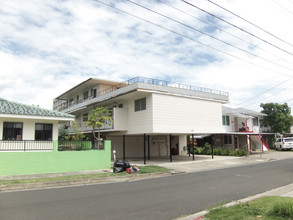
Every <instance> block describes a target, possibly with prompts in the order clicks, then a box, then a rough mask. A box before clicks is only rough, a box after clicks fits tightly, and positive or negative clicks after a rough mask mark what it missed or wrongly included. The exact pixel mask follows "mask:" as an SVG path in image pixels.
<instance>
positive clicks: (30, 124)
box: [0, 118, 58, 140]
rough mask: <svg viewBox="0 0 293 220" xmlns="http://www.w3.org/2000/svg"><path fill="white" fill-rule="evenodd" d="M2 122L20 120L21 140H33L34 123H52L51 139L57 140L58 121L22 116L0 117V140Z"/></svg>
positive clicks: (0, 136) (0, 137)
mask: <svg viewBox="0 0 293 220" xmlns="http://www.w3.org/2000/svg"><path fill="white" fill-rule="evenodd" d="M4 122H22V123H23V128H22V140H35V124H36V123H45V124H53V134H52V138H53V140H58V121H56V120H41V119H24V118H0V140H2V138H3V126H4Z"/></svg>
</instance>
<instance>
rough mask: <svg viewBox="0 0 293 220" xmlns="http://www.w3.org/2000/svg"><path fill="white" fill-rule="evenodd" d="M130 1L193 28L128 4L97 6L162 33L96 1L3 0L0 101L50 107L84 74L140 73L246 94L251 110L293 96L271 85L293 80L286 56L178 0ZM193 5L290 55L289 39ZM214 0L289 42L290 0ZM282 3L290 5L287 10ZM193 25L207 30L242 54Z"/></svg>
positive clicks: (234, 95)
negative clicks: (3, 99)
mask: <svg viewBox="0 0 293 220" xmlns="http://www.w3.org/2000/svg"><path fill="white" fill-rule="evenodd" d="M133 1H135V2H136V3H138V4H142V5H144V6H146V7H148V8H151V9H152V10H155V11H158V12H159V13H162V14H164V15H166V16H169V17H171V18H172V19H176V20H178V21H179V22H181V23H184V24H186V25H188V26H190V27H192V28H193V29H192V28H188V27H186V26H182V25H180V24H178V23H176V22H174V21H171V20H168V19H167V18H164V17H161V16H159V15H158V14H154V13H152V12H150V11H147V10H145V9H143V8H140V7H138V6H137V5H134V4H131V3H129V2H127V1H112V2H109V1H103V2H105V3H106V4H111V5H112V6H114V7H117V8H120V9H121V10H125V11H127V12H128V13H131V14H134V15H135V16H139V17H141V18H143V19H145V20H148V21H150V22H153V23H156V24H158V25H160V26H162V27H164V28H165V29H164V28H160V27H158V26H155V25H153V24H150V23H147V22H145V21H143V20H140V19H137V18H135V17H133V16H130V15H128V14H125V13H123V12H121V11H117V10H115V9H113V8H111V7H107V6H105V5H104V4H101V3H99V2H98V1H90V0H88V1H81V0H71V1H57V0H56V1H49V2H48V1H39V0H29V1H20V0H17V1H1V3H0V28H1V30H5V31H1V32H0V62H1V70H0V76H1V81H0V97H2V98H6V99H9V100H13V101H18V102H22V103H27V104H35V105H40V106H41V107H46V108H52V102H53V98H55V97H56V96H58V95H59V94H61V93H63V92H65V91H66V90H68V89H69V88H71V87H73V86H75V85H76V84H78V83H80V82H81V81H84V80H86V79H87V78H89V77H96V78H103V79H111V80H117V81H119V80H121V81H124V80H127V79H128V78H132V77H135V76H144V77H152V78H158V79H168V80H172V81H175V82H180V83H185V84H193V85H196V86H202V87H208V88H213V89H219V90H224V91H227V92H229V93H230V102H231V105H234V106H237V105H238V104H240V103H242V102H244V101H245V100H249V99H251V100H250V101H248V102H244V103H243V104H242V106H245V105H246V106H247V107H251V108H254V109H257V108H258V105H259V103H260V102H262V101H274V102H282V101H286V100H289V99H290V96H291V93H292V89H293V88H291V87H290V81H288V82H286V83H283V84H281V85H279V86H277V85H278V84H280V83H281V82H284V81H285V80H287V79H288V78H289V77H291V76H292V77H293V74H292V70H293V65H292V63H293V62H292V55H289V54H288V53H285V52H284V51H281V50H279V49H277V48H274V47H272V46H270V45H269V44H267V43H265V42H263V41H261V40H258V39H256V38H255V37H252V36H250V35H249V34H246V33H244V32H243V31H240V30H239V29H236V28H234V27H231V26H229V25H228V24H227V23H223V22H221V21H219V20H217V19H216V18H214V17H211V16H208V15H207V14H205V13H203V12H201V11H199V10H198V9H196V8H194V7H191V6H189V5H187V4H184V3H183V2H180V1H173V0H170V1H165V0H164V2H166V3H167V4H169V5H171V6H172V7H175V8H177V9H179V10H182V11H185V13H181V12H180V11H178V10H176V9H174V8H171V7H169V6H168V5H166V4H162V3H161V2H160V1H155V0H153V1H139V0H133ZM192 2H193V4H196V5H197V6H199V7H201V8H203V9H205V10H207V11H209V12H211V13H213V14H214V15H216V16H219V17H222V18H223V19H225V20H227V21H229V22H231V23H233V24H236V25H237V26H239V27H240V28H244V29H245V30H248V31H249V32H251V33H254V34H255V35H256V36H259V37H260V38H262V39H265V40H267V41H269V42H270V43H272V44H274V45H277V46H279V47H280V48H283V49H285V50H286V51H288V52H292V53H293V47H291V46H290V45H288V44H286V43H284V42H280V41H278V40H277V39H275V38H274V37H272V36H269V35H268V34H266V33H264V32H262V31H260V30H259V29H257V28H255V27H253V26H251V25H249V24H248V23H246V22H244V21H242V20H241V19H239V18H236V17H234V16H233V15H231V14H228V13H227V12H225V11H223V10H222V9H220V8H219V7H216V6H215V5H213V4H211V3H209V2H208V1H192ZM215 2H216V1H215ZM217 3H218V4H220V5H222V6H223V7H225V8H227V9H229V10H231V11H233V12H235V13H236V14H238V15H240V16H241V17H244V18H246V19H247V20H249V21H251V22H253V23H254V24H256V25H258V26H260V27H262V28H264V29H265V30H268V31H269V32H271V33H273V34H275V35H276V36H278V37H280V38H282V39H284V40H285V41H287V42H290V41H291V39H293V33H292V30H291V28H290V27H291V26H290V25H291V24H290V22H291V21H292V16H293V14H291V13H290V9H291V11H293V4H290V3H289V2H286V3H285V2H280V3H279V5H276V2H275V1H269V2H268V1H265V0H260V1H257V2H256V1H253V0H247V1H240V0H225V1H218V2H217ZM280 5H281V6H284V7H285V8H286V9H288V10H287V11H286V12H285V11H284V10H285V9H284V8H282V7H281V6H280ZM187 13H188V14H187ZM190 15H192V16H193V17H192V16H190ZM194 17H196V18H198V19H201V20H205V21H207V22H210V23H213V26H209V25H207V24H206V23H202V22H200V21H199V20H198V19H195V18H194ZM215 26H217V27H219V28H221V29H222V30H219V29H216V28H215ZM166 29H169V30H171V32H170V31H168V30H166ZM194 29H198V30H200V31H208V33H209V34H210V35H213V36H214V37H216V38H219V39H221V40H222V41H225V42H228V43H229V44H232V45H234V46H235V47H238V48H241V49H242V51H240V50H238V49H236V48H235V47H231V46H229V45H227V44H225V43H223V42H220V41H217V40H215V39H212V38H210V37H209V36H207V35H203V34H201V33H199V32H197V31H195V30H194ZM172 31H173V33H172ZM174 32H177V33H179V34H180V35H177V34H175V33H174ZM227 32H229V33H230V34H232V35H233V36H232V35H229V34H227ZM183 35H184V36H186V37H182V36H183ZM239 38H241V39H242V40H239ZM198 42H201V43H198ZM291 42H292V41H291ZM203 44H205V45H206V46H204V45H203ZM292 44H293V42H292ZM253 45H255V46H253ZM211 47H212V48H217V50H214V49H211ZM243 50H245V51H247V52H249V53H251V54H249V53H245V52H243ZM227 54H230V55H231V56H230V55H227ZM253 54H254V55H253ZM235 57H236V58H235ZM266 60H270V62H267V61H266ZM251 63H254V64H256V65H251ZM276 64H277V65H276ZM278 65H279V66H278ZM280 65H282V66H286V68H282V67H281V66H280ZM275 86H277V87H275ZM274 87H275V88H274ZM270 88H272V89H271V90H269V91H268V92H267V93H264V94H262V95H260V96H258V97H256V98H254V99H252V98H253V97H255V96H256V95H258V94H260V93H262V92H264V91H267V90H268V89H270ZM289 104H293V101H291V103H290V102H289Z"/></svg>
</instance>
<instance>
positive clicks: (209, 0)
mask: <svg viewBox="0 0 293 220" xmlns="http://www.w3.org/2000/svg"><path fill="white" fill-rule="evenodd" d="M206 1H208V2H210V3H212V4H214V5H216V6H217V7H219V8H221V9H223V10H225V11H227V12H229V13H230V14H232V15H234V16H236V17H237V18H240V19H241V20H243V21H245V22H247V23H249V24H251V25H252V26H254V27H256V28H258V29H259V30H262V31H263V32H265V33H267V34H269V35H270V36H272V37H274V38H276V39H278V40H280V41H282V42H283V43H286V44H287V45H290V46H291V47H293V45H292V44H290V43H288V42H287V41H285V40H283V39H281V38H279V37H277V36H276V35H274V34H272V33H270V32H268V31H266V30H265V29H263V28H261V27H259V26H258V25H256V24H254V23H252V22H250V21H248V20H247V19H245V18H243V17H241V16H239V15H237V14H235V13H234V12H232V11H230V10H228V9H226V8H224V7H222V6H221V5H219V4H217V3H215V2H213V1H211V0H206ZM274 2H276V1H275V0H274ZM276 3H277V2H276ZM277 4H278V3H277ZM284 9H285V8H284ZM290 13H292V12H290Z"/></svg>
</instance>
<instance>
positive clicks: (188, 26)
mask: <svg viewBox="0 0 293 220" xmlns="http://www.w3.org/2000/svg"><path fill="white" fill-rule="evenodd" d="M126 1H128V2H130V3H132V4H134V5H136V6H139V7H141V8H143V9H145V10H148V11H150V12H152V13H155V14H157V15H160V16H162V17H164V18H167V19H169V20H171V21H173V22H175V23H178V24H180V25H182V26H185V27H187V28H189V29H192V30H194V31H197V32H199V33H201V34H203V35H206V36H208V37H210V38H212V39H214V40H217V41H219V42H221V43H224V44H226V45H229V46H230V47H233V48H235V49H238V50H240V51H242V52H245V53H247V54H249V55H252V56H255V57H257V58H259V59H262V60H264V61H266V62H269V63H271V64H274V65H277V66H279V67H282V68H285V69H287V70H291V71H293V69H291V68H287V67H285V66H283V65H280V64H278V63H276V62H273V61H271V60H269V59H266V58H263V57H261V56H259V55H256V54H254V53H251V52H249V51H247V50H244V49H242V48H240V47H237V46H235V45H233V44H231V43H228V42H226V41H223V40H221V39H219V38H217V37H214V36H212V35H210V34H207V33H205V32H203V31H201V30H198V29H196V28H194V27H191V26H190V25H187V24H184V23H182V22H180V21H177V20H175V19H173V18H170V17H168V16H166V15H164V14H161V13H159V12H157V11H154V10H152V9H150V8H148V7H146V6H143V5H141V4H139V3H136V2H133V1H131V0H126Z"/></svg>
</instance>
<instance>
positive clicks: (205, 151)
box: [190, 143, 246, 157]
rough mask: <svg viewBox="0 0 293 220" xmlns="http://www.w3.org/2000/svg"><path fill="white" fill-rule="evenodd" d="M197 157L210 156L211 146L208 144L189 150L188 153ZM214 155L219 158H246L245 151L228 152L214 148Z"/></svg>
mask: <svg viewBox="0 0 293 220" xmlns="http://www.w3.org/2000/svg"><path fill="white" fill-rule="evenodd" d="M193 152H194V154H197V155H211V154H212V146H211V145H210V144H209V143H205V145H204V147H196V148H194V149H192V148H191V149H190V153H191V154H192V153H193ZM214 155H221V156H234V157H243V156H246V151H245V150H228V149H222V148H214Z"/></svg>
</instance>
